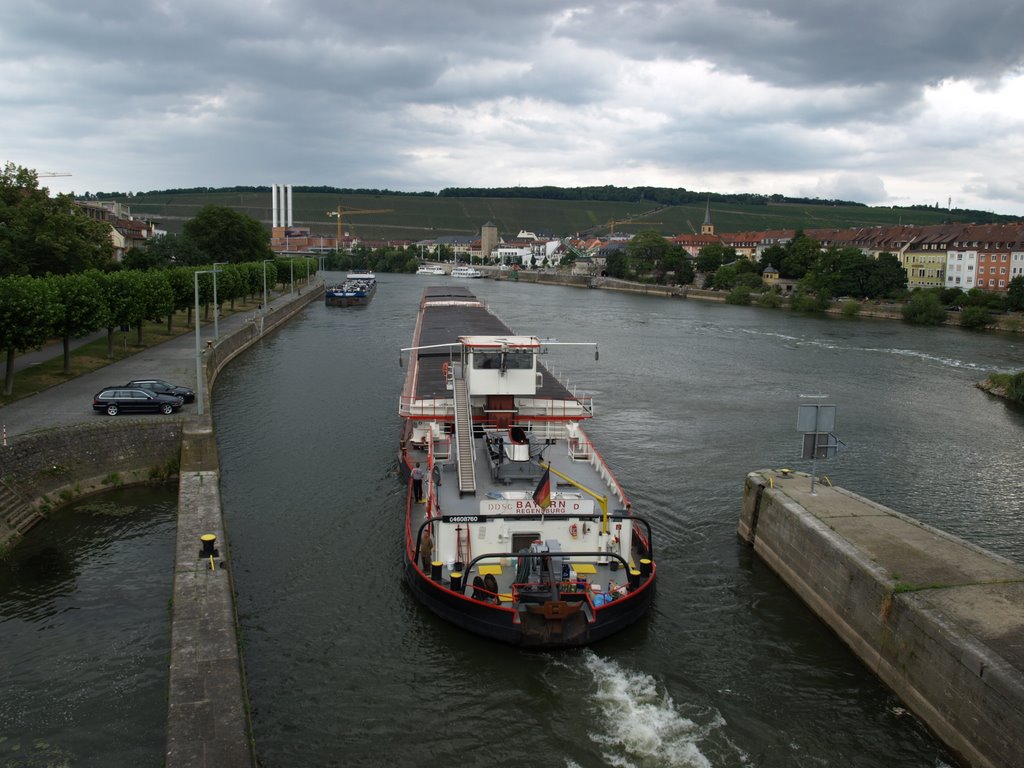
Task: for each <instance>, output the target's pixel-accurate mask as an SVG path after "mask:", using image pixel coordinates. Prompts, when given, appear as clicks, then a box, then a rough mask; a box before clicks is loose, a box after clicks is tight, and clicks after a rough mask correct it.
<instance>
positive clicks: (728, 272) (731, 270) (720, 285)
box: [711, 264, 736, 291]
mask: <svg viewBox="0 0 1024 768" xmlns="http://www.w3.org/2000/svg"><path fill="white" fill-rule="evenodd" d="M734 285H736V266H735V265H733V264H723V265H722V266H720V267H719V268H718V269H716V270H715V274H714V275H712V276H711V286H712V287H713V288H717V289H718V290H720V291H727V290H729V289H730V288H732V287H733V286H734Z"/></svg>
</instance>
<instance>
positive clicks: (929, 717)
mask: <svg viewBox="0 0 1024 768" xmlns="http://www.w3.org/2000/svg"><path fill="white" fill-rule="evenodd" d="M834 490H835V491H837V492H839V493H840V494H843V495H844V496H845V497H848V498H850V499H852V500H853V503H856V504H858V505H859V511H858V512H857V514H858V515H862V516H866V517H877V518H880V519H884V518H887V517H888V518H896V519H899V520H902V521H905V522H907V523H908V524H911V525H913V526H916V527H919V528H924V529H927V530H929V531H932V532H934V533H935V534H936V535H938V536H943V537H948V538H949V539H955V537H951V536H949V535H948V534H944V533H942V532H941V531H935V530H934V529H931V528H930V527H929V526H923V525H922V524H920V523H917V522H916V521H912V520H910V519H909V518H906V517H905V516H903V515H899V513H896V512H894V511H893V510H890V509H888V508H886V507H883V506H881V505H878V504H876V503H874V502H871V501H870V500H868V499H864V498H863V497H860V496H857V495H856V494H851V493H850V492H848V491H844V490H843V489H838V488H837V489H834ZM862 519H866V518H864V517H862ZM738 532H739V535H740V536H741V538H743V539H744V540H746V541H747V542H748V543H750V544H752V545H753V547H754V551H755V552H756V553H757V554H758V556H760V557H761V559H763V560H764V562H765V563H767V564H768V565H769V567H771V569H772V570H774V571H775V572H776V573H777V574H778V575H779V576H780V577H781V578H782V580H783V581H784V582H785V583H786V585H787V586H789V588H790V589H792V590H793V591H794V592H795V593H796V594H797V596H798V597H800V599H801V600H802V601H803V602H804V603H806V604H807V605H808V607H810V608H811V610H812V611H814V613H816V614H817V615H818V617H819V618H820V619H821V620H822V621H824V622H825V623H826V624H827V625H828V626H829V627H830V628H831V629H832V630H833V631H834V632H835V633H836V634H837V635H838V636H839V638H840V639H841V640H842V641H843V642H844V643H845V644H846V645H847V646H849V647H850V649H851V650H852V651H853V652H854V653H855V654H856V655H857V656H858V657H859V658H860V659H861V661H863V662H864V664H865V665H866V666H867V667H868V668H869V669H870V670H871V671H872V672H874V673H875V674H877V675H878V677H879V678H880V679H881V680H882V682H884V683H885V684H886V685H888V686H889V687H890V688H891V689H892V690H893V692H894V693H896V694H897V695H898V696H899V697H900V698H901V699H902V700H903V702H904V703H905V704H906V705H907V706H908V707H909V708H910V709H911V710H912V711H913V712H914V713H915V714H916V715H918V716H919V717H920V718H921V719H922V720H923V721H924V722H925V723H926V724H927V725H928V727H929V728H931V729H932V731H933V732H934V733H935V734H936V735H937V736H938V737H939V738H940V739H941V740H942V741H943V742H945V743H946V744H947V745H948V746H949V747H950V749H952V750H953V751H954V752H956V753H957V754H958V755H959V756H960V757H961V758H962V759H963V760H964V761H965V763H966V764H969V765H972V766H985V767H986V768H999V767H1000V766H1003V767H1005V766H1011V765H1021V762H1020V756H1021V754H1022V752H1021V751H1020V750H1021V749H1022V738H1024V685H1022V679H1021V673H1020V670H1017V669H1015V668H1014V667H1013V666H1012V664H1010V663H1008V662H1007V661H1006V659H1005V657H1003V656H1002V655H1001V654H1000V652H999V650H998V646H996V647H993V646H992V645H991V644H986V642H984V641H982V640H981V639H980V636H978V635H976V634H974V633H973V632H971V631H968V630H965V629H964V628H963V627H962V626H960V625H958V624H957V623H955V622H954V621H952V620H950V618H949V616H948V614H946V613H945V612H944V611H943V610H942V609H940V608H939V606H941V605H943V600H946V601H949V603H947V604H952V602H953V601H957V600H960V601H965V600H966V601H967V602H968V603H970V602H971V600H973V596H971V595H968V594H962V593H958V591H957V589H955V588H953V587H951V588H949V589H944V590H943V589H924V590H921V591H906V592H901V591H899V589H898V587H894V581H893V576H892V574H891V573H887V572H886V571H885V570H884V569H883V568H882V567H880V566H879V564H878V563H876V562H873V561H872V560H871V559H870V558H869V557H867V556H866V555H865V554H864V553H863V552H862V551H860V550H859V549H857V548H856V547H855V546H853V545H852V544H851V543H850V542H849V541H847V540H846V539H845V538H843V537H842V536H841V535H839V534H837V533H836V531H834V530H832V528H831V527H830V526H829V525H828V524H826V522H823V520H821V519H819V517H816V516H815V515H813V514H810V513H809V512H808V511H807V510H806V509H805V508H804V507H803V506H802V505H801V504H800V503H797V502H795V501H794V500H793V499H792V498H790V497H788V496H787V495H786V494H785V493H784V492H782V490H780V487H778V486H775V485H772V484H769V482H768V481H767V480H766V477H765V475H764V474H761V473H751V474H750V475H748V476H747V479H746V484H745V487H744V494H743V511H742V514H741V518H740V523H739V528H738ZM957 541H959V540H957ZM961 543H962V544H963V545H964V546H965V547H970V545H968V544H966V542H961ZM972 549H975V550H977V548H972ZM977 551H978V552H981V550H977ZM908 552H912V550H908ZM983 554H986V555H988V556H990V557H991V558H992V560H993V562H995V563H997V564H999V563H1002V560H1003V559H1002V558H998V557H996V556H995V555H991V553H983ZM911 557H913V555H912V554H908V555H907V558H911ZM904 563H905V565H906V567H907V568H909V567H911V566H910V564H909V560H904ZM1008 565H1010V567H1013V566H1012V564H1008ZM959 589H976V587H971V586H964V587H960V588H959ZM940 593H941V594H940Z"/></svg>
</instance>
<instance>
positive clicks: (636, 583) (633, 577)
mask: <svg viewBox="0 0 1024 768" xmlns="http://www.w3.org/2000/svg"><path fill="white" fill-rule="evenodd" d="M639 587H640V571H638V570H637V569H636V568H630V569H629V591H630V592H632V591H633V590H634V589H639Z"/></svg>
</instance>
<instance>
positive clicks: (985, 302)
mask: <svg viewBox="0 0 1024 768" xmlns="http://www.w3.org/2000/svg"><path fill="white" fill-rule="evenodd" d="M963 304H964V306H965V307H981V308H983V309H985V310H988V311H991V312H1002V311H1003V310H1004V309H1005V308H1006V299H1005V298H1004V297H1003V296H1002V295H1001V294H998V293H993V292H991V291H985V290H982V289H981V288H971V290H969V291H968V292H967V293H966V294H965V295H964V302H963ZM961 319H962V318H961Z"/></svg>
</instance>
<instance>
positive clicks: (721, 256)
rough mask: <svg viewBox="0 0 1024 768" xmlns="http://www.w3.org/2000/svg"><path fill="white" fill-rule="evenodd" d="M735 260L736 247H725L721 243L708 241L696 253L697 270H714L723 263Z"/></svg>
mask: <svg viewBox="0 0 1024 768" xmlns="http://www.w3.org/2000/svg"><path fill="white" fill-rule="evenodd" d="M734 261H736V249H735V248H726V247H725V246H724V245H722V244H721V243H709V244H707V245H705V246H704V247H703V248H701V249H700V251H699V252H698V253H697V263H696V264H695V265H694V266H696V268H697V271H698V272H715V271H717V270H718V268H719V267H720V266H722V265H723V264H731V263H732V262H734Z"/></svg>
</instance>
